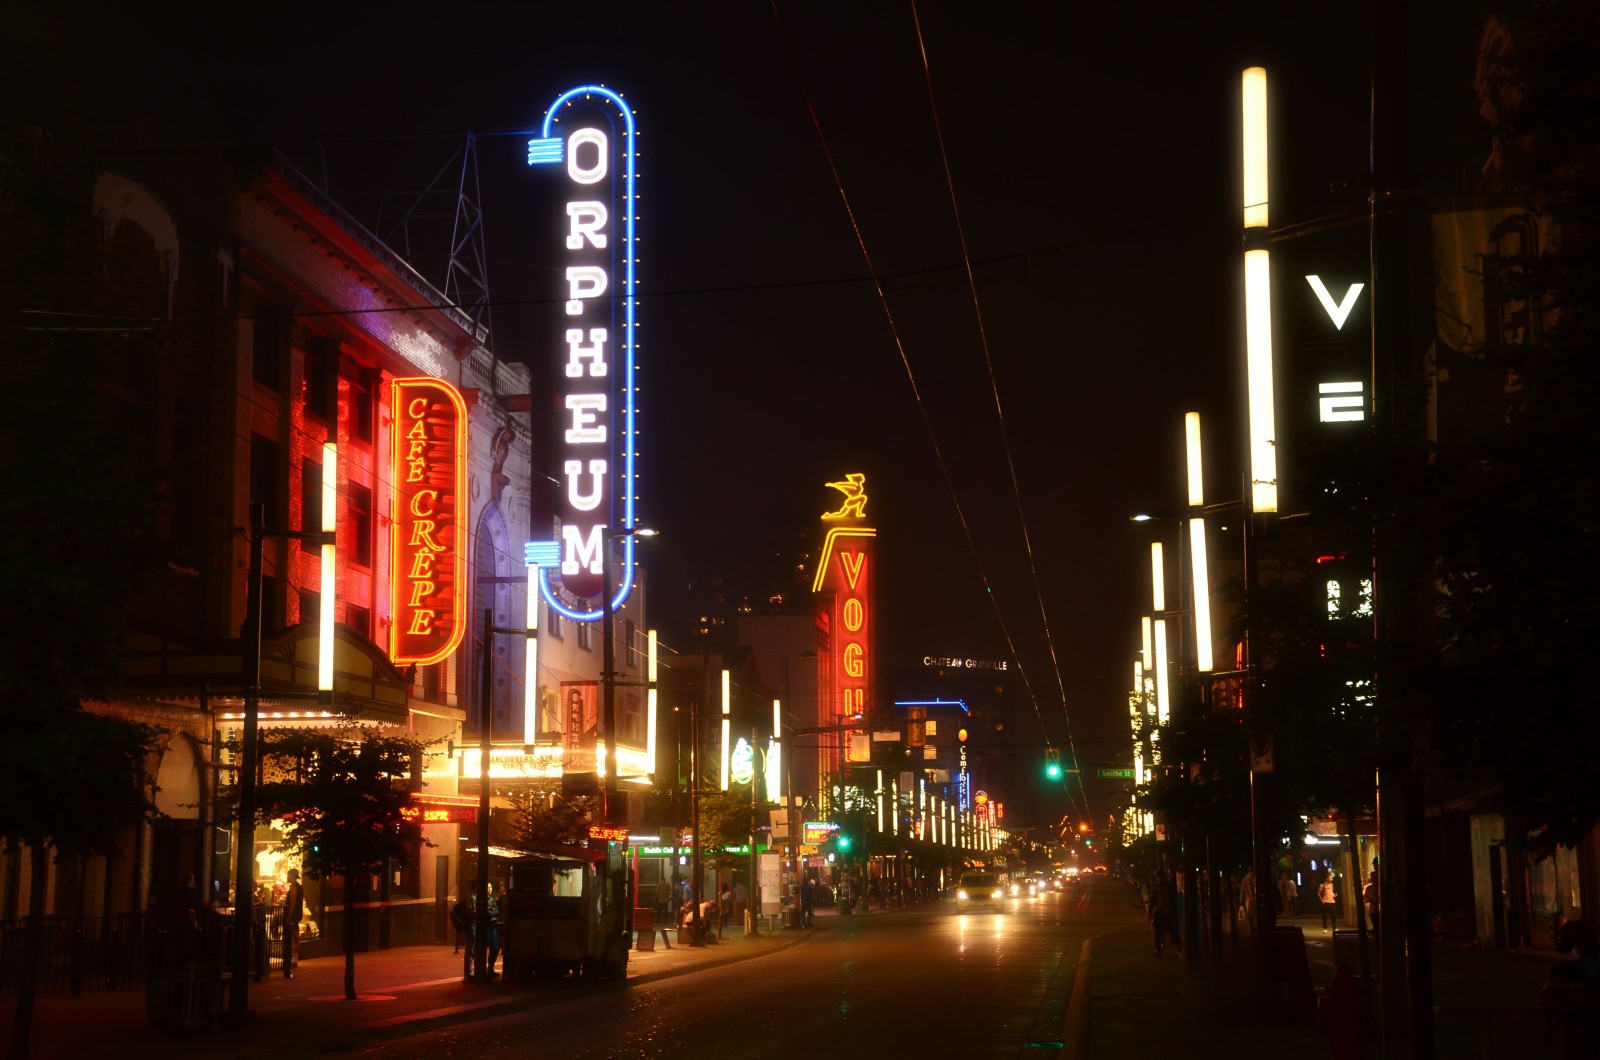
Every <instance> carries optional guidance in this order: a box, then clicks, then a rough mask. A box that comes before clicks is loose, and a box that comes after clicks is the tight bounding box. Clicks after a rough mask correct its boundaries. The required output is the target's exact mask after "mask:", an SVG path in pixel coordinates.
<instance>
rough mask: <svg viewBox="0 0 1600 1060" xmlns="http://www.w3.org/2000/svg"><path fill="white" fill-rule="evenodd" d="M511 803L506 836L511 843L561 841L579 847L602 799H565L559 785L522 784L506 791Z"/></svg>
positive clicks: (585, 838) (529, 843) (591, 796)
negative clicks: (509, 822)
mask: <svg viewBox="0 0 1600 1060" xmlns="http://www.w3.org/2000/svg"><path fill="white" fill-rule="evenodd" d="M506 798H507V800H508V801H509V802H510V803H511V824H510V828H509V833H510V835H509V838H510V840H511V842H512V843H513V844H516V845H521V846H528V845H531V844H538V843H561V844H565V845H568V846H582V845H583V844H584V843H585V842H587V841H588V838H589V823H590V822H591V821H594V820H598V819H599V816H600V808H601V805H602V803H603V800H602V799H601V797H600V796H598V795H578V796H574V797H572V798H568V797H567V796H564V795H562V794H561V791H560V790H559V785H557V784H549V785H537V786H531V785H522V786H518V787H515V788H512V789H510V790H509V791H508V792H506Z"/></svg>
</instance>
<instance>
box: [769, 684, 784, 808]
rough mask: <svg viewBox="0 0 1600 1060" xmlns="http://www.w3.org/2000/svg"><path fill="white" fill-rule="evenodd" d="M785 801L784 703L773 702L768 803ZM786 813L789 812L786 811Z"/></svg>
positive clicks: (777, 700) (779, 701)
mask: <svg viewBox="0 0 1600 1060" xmlns="http://www.w3.org/2000/svg"><path fill="white" fill-rule="evenodd" d="M782 799H783V701H782V700H781V699H774V700H773V701H772V737H771V738H770V739H769V740H768V741H767V801H768V802H781V801H782ZM784 812H785V813H787V812H788V811H787V810H785V811H784Z"/></svg>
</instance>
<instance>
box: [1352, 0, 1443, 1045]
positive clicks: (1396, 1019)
mask: <svg viewBox="0 0 1600 1060" xmlns="http://www.w3.org/2000/svg"><path fill="white" fill-rule="evenodd" d="M1406 22H1407V19H1406V10H1405V4H1404V3H1403V2H1402V3H1394V2H1386V0H1373V4H1372V24H1371V25H1372V48H1373V65H1372V151H1371V159H1372V185H1371V189H1372V190H1371V200H1370V202H1371V224H1372V229H1371V232H1372V235H1371V239H1372V243H1371V248H1372V249H1371V254H1372V258H1371V261H1372V401H1373V425H1374V430H1375V431H1376V432H1377V434H1378V437H1379V439H1380V440H1383V441H1385V442H1386V443H1387V444H1388V445H1389V446H1390V447H1392V448H1395V449H1398V450H1399V453H1398V454H1397V455H1400V456H1402V457H1404V455H1405V453H1406V451H1407V450H1409V449H1410V447H1411V445H1412V443H1413V442H1414V441H1415V440H1416V433H1417V429H1418V428H1417V425H1416V424H1414V423H1413V422H1412V419H1411V417H1410V416H1409V415H1408V414H1407V411H1406V408H1407V404H1406V401H1407V395H1408V391H1409V389H1410V387H1411V386H1412V385H1413V384H1414V383H1415V382H1416V381H1417V380H1418V378H1419V376H1418V374H1417V373H1416V370H1415V366H1414V365H1413V363H1412V361H1413V357H1412V348H1413V347H1412V341H1411V283H1410V270H1411V247H1410V227H1411V211H1412V205H1413V204H1412V192H1411V190H1410V188H1409V187H1408V184H1409V181H1410V175H1409V173H1408V168H1409V161H1408V158H1407V145H1406V140H1407V135H1408V130H1407V122H1406V107H1407V99H1406V78H1407V68H1406V50H1405V35H1406V29H1407V26H1406ZM1379 493H1380V496H1384V494H1385V491H1381V490H1380V491H1379ZM1375 516H1376V518H1375V519H1374V527H1373V542H1374V545H1373V559H1374V567H1375V569H1374V580H1375V585H1374V592H1373V598H1374V600H1375V602H1376V605H1377V607H1376V611H1377V635H1378V646H1379V653H1378V658H1379V660H1380V662H1379V671H1378V673H1377V674H1376V675H1375V680H1374V682H1373V684H1374V692H1375V695H1376V697H1377V717H1378V755H1379V758H1378V828H1379V833H1380V836H1381V838H1382V850H1383V858H1382V860H1381V861H1380V863H1379V877H1380V889H1381V892H1382V894H1383V898H1384V902H1383V904H1384V913H1385V923H1386V925H1388V930H1386V931H1384V932H1383V933H1382V950H1381V954H1380V957H1381V961H1380V967H1381V968H1382V971H1383V984H1384V991H1383V1023H1384V1036H1383V1050H1384V1056H1385V1057H1389V1058H1401V1057H1408V1056H1409V1057H1411V1058H1412V1060H1431V1058H1432V1057H1433V1055H1434V1043H1433V967H1432V955H1431V953H1430V951H1429V946H1430V945H1431V942H1432V940H1431V937H1430V926H1429V923H1428V911H1427V906H1426V904H1425V901H1426V896H1425V893H1424V878H1425V876H1424V874H1425V866H1424V858H1423V854H1424V851H1423V849H1422V814H1423V806H1422V785H1421V782H1420V781H1419V780H1418V779H1417V776H1418V774H1417V772H1416V770H1415V769H1413V767H1412V758H1413V756H1414V754H1415V748H1414V744H1413V740H1414V735H1415V726H1414V724H1413V720H1414V717H1415V713H1416V704H1415V703H1413V702H1412V701H1411V700H1410V696H1411V694H1412V692H1411V690H1409V689H1397V688H1396V686H1395V683H1394V682H1393V680H1392V679H1388V678H1389V676H1390V675H1388V674H1385V673H1384V672H1383V671H1384V669H1386V668H1387V666H1386V664H1385V663H1384V662H1383V661H1382V660H1384V659H1385V658H1386V657H1392V656H1393V654H1394V652H1395V651H1396V649H1398V648H1401V647H1402V646H1403V645H1404V644H1405V643H1406V641H1407V640H1408V639H1410V638H1412V637H1415V636H1416V635H1417V633H1418V623H1419V617H1420V616H1419V615H1418V613H1417V611H1418V602H1417V594H1418V592H1419V590H1420V587H1421V585H1420V582H1419V580H1418V577H1417V573H1418V572H1417V571H1416V569H1415V567H1414V565H1412V564H1411V563H1409V562H1408V561H1407V559H1406V556H1405V553H1406V552H1407V551H1408V549H1407V546H1406V544H1405V536H1406V528H1405V527H1403V526H1401V525H1400V517H1399V513H1398V511H1397V510H1396V506H1395V503H1394V501H1393V500H1392V499H1390V498H1388V497H1387V496H1385V499H1384V502H1383V504H1382V506H1381V507H1380V508H1379V510H1378V511H1377V512H1376V513H1375ZM1352 882H1353V885H1354V886H1357V887H1359V886H1360V881H1359V880H1357V881H1352ZM1402 984H1404V993H1402V991H1401V985H1402Z"/></svg>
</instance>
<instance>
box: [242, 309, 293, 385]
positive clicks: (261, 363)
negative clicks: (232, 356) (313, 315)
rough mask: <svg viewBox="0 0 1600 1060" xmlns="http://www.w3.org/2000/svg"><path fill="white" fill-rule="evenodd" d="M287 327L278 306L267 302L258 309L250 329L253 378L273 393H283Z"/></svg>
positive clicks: (251, 373)
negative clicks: (276, 391) (284, 350)
mask: <svg viewBox="0 0 1600 1060" xmlns="http://www.w3.org/2000/svg"><path fill="white" fill-rule="evenodd" d="M288 325H289V322H288V321H287V320H286V319H285V318H284V316H283V310H282V309H280V308H278V307H277V306H275V305H270V304H267V303H265V302H263V303H261V304H260V305H258V306H256V315H255V319H254V321H252V323H251V326H250V375H251V377H252V378H253V379H255V381H256V382H258V383H260V384H261V385H262V386H265V387H270V388H272V389H273V390H281V389H283V345H284V342H283V340H284V337H285V336H286V335H287V334H288V331H289V326H288Z"/></svg>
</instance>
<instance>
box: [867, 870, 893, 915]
mask: <svg viewBox="0 0 1600 1060" xmlns="http://www.w3.org/2000/svg"><path fill="white" fill-rule="evenodd" d="M869 894H870V895H871V901H873V902H877V903H878V908H879V909H887V908H889V903H888V902H886V901H884V899H883V877H881V876H874V877H872V886H871V887H870V888H869Z"/></svg>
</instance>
